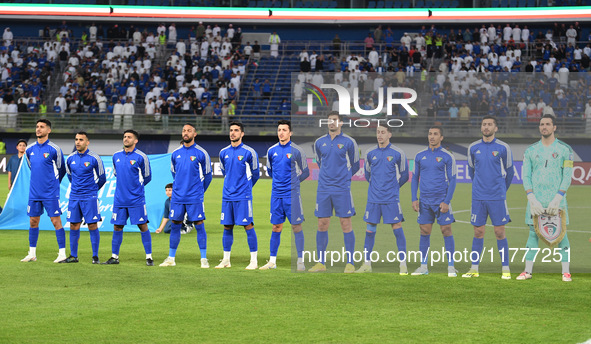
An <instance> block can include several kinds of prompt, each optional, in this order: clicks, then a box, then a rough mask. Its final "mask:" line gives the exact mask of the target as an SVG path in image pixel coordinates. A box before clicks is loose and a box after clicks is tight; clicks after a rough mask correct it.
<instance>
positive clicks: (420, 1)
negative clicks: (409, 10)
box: [416, 0, 425, 8]
mask: <svg viewBox="0 0 591 344" xmlns="http://www.w3.org/2000/svg"><path fill="white" fill-rule="evenodd" d="M416 4H417V7H418V8H424V7H425V2H424V1H423V0H417V2H416Z"/></svg>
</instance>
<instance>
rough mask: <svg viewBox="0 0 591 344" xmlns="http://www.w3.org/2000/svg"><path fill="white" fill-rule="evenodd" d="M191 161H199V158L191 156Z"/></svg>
mask: <svg viewBox="0 0 591 344" xmlns="http://www.w3.org/2000/svg"><path fill="white" fill-rule="evenodd" d="M189 159H191V161H195V159H197V157H196V156H193V155H191V156H190V157H189Z"/></svg>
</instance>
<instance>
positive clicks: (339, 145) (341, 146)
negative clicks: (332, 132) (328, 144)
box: [337, 143, 345, 149]
mask: <svg viewBox="0 0 591 344" xmlns="http://www.w3.org/2000/svg"><path fill="white" fill-rule="evenodd" d="M337 147H339V149H343V147H345V145H344V144H342V143H339V144H338V145H337Z"/></svg>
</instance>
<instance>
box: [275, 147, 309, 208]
mask: <svg viewBox="0 0 591 344" xmlns="http://www.w3.org/2000/svg"><path fill="white" fill-rule="evenodd" d="M267 173H269V177H271V178H273V185H272V187H271V196H272V197H291V192H292V191H295V192H299V190H300V183H301V182H303V181H304V180H305V179H306V178H308V176H309V175H310V170H309V169H308V163H307V161H306V153H304V150H303V149H302V148H301V147H300V146H298V145H296V144H295V143H292V142H291V141H289V142H288V143H286V144H285V145H282V144H281V143H276V144H274V145H273V146H271V148H269V150H268V151H267Z"/></svg>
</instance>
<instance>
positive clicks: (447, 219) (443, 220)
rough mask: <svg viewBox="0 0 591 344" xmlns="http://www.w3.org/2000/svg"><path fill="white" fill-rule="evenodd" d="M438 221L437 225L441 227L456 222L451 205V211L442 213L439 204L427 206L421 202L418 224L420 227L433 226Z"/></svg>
mask: <svg viewBox="0 0 591 344" xmlns="http://www.w3.org/2000/svg"><path fill="white" fill-rule="evenodd" d="M435 219H437V223H438V224H439V225H440V226H445V225H449V224H452V223H454V222H456V219H455V218H454V214H453V211H452V210H451V204H450V205H449V211H448V212H447V213H442V212H441V210H440V209H439V204H436V205H435V204H426V203H423V202H419V217H418V218H417V223H418V224H419V225H427V224H432V223H434V222H435Z"/></svg>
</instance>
